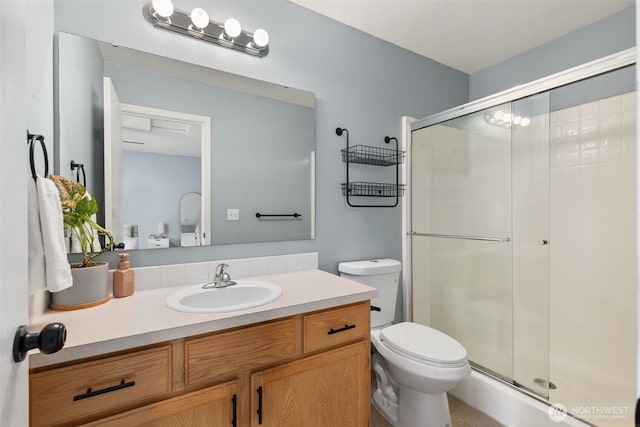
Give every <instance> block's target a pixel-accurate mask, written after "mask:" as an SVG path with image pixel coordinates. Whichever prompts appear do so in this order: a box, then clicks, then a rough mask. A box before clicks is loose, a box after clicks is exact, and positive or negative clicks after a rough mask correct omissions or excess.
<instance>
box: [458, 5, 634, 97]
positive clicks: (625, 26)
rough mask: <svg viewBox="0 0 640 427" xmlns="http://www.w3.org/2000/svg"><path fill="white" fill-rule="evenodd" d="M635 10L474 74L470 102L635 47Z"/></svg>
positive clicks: (601, 21)
mask: <svg viewBox="0 0 640 427" xmlns="http://www.w3.org/2000/svg"><path fill="white" fill-rule="evenodd" d="M635 43H636V33H635V7H634V6H632V7H629V8H627V9H625V10H623V11H620V12H618V13H616V14H613V15H611V16H609V17H607V18H605V19H603V20H600V21H598V22H596V23H594V24H591V25H588V26H586V27H583V28H580V29H578V30H576V31H573V32H572V33H569V34H567V35H566V36H563V37H560V38H558V39H556V40H553V41H551V42H549V43H546V44H544V45H542V46H539V47H537V48H535V49H531V50H529V51H527V52H525V53H523V54H520V55H516V56H514V57H512V58H510V59H508V60H506V61H504V62H501V63H499V64H496V65H494V66H492V67H489V68H485V69H484V70H480V71H478V72H475V73H473V74H471V76H470V79H469V100H470V101H473V100H476V99H480V98H483V97H485V96H489V95H492V94H494V93H497V92H500V91H502V90H505V89H509V88H511V87H513V86H517V85H520V84H523V83H527V82H530V81H532V80H536V79H539V78H542V77H545V76H548V75H550V74H553V73H557V72H559V71H562V70H565V69H567V68H571V67H574V66H577V65H580V64H583V63H585V62H589V61H593V60H595V59H598V58H601V57H603V56H606V55H610V54H613V53H615V52H619V51H621V50H624V49H628V48H631V47H634V46H635Z"/></svg>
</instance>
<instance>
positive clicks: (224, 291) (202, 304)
mask: <svg viewBox="0 0 640 427" xmlns="http://www.w3.org/2000/svg"><path fill="white" fill-rule="evenodd" d="M235 282H236V283H237V284H236V285H233V286H228V287H226V288H209V289H203V288H202V285H197V286H190V287H188V288H187V289H182V290H179V291H177V292H174V293H172V294H171V295H169V296H168V297H167V307H169V308H171V309H173V310H176V311H182V312H185V313H226V312H229V311H238V310H246V309H248V308H253V307H259V306H261V305H264V304H268V303H270V302H271V301H274V300H276V299H277V298H278V297H280V295H282V288H280V286H278V285H276V284H274V283H269V282H263V281H260V280H236V281H235Z"/></svg>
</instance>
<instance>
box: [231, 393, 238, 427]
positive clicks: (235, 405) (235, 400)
mask: <svg viewBox="0 0 640 427" xmlns="http://www.w3.org/2000/svg"><path fill="white" fill-rule="evenodd" d="M231 403H232V404H233V418H231V426H232V427H236V423H237V422H238V397H237V396H236V395H235V394H234V395H233V397H232V398H231Z"/></svg>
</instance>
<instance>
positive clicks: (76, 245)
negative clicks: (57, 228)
mask: <svg viewBox="0 0 640 427" xmlns="http://www.w3.org/2000/svg"><path fill="white" fill-rule="evenodd" d="M85 195H86V197H87V198H89V199H91V194H89V192H88V191H87V192H86V193H85ZM91 219H92V220H93V221H94V222H95V221H96V216H95V215H91ZM84 228H85V229H87V231H89V233H91V234H93V245H92V246H93V248H91V250H92V251H93V252H100V251H101V250H102V246H100V239H99V238H98V232H97V231H96V230H95V229H93V228H92V227H91V226H89V225H86V224H85V226H84ZM81 252H82V245H80V240H78V238H77V237H76V236H75V235H74V234H73V233H71V250H70V253H72V254H77V253H81Z"/></svg>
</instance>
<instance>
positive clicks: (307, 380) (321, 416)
mask: <svg viewBox="0 0 640 427" xmlns="http://www.w3.org/2000/svg"><path fill="white" fill-rule="evenodd" d="M262 279H263V280H268V281H270V282H273V283H276V284H278V285H279V286H281V287H282V290H283V294H282V296H281V297H280V298H279V299H278V300H276V301H274V302H272V303H269V304H267V305H265V306H262V307H257V308H255V309H251V310H244V311H241V312H235V313H233V312H232V313H219V314H206V315H203V314H188V313H180V312H176V311H173V310H170V309H168V308H167V307H165V305H164V300H165V299H166V296H167V295H169V294H171V293H172V292H175V290H176V288H172V289H171V288H170V289H158V290H153V291H144V292H138V293H136V294H134V295H133V296H132V297H130V298H123V299H118V300H112V301H111V302H110V303H108V304H104V305H103V306H100V307H95V308H94V309H90V310H84V311H78V312H69V313H45V315H44V316H43V318H42V319H38V320H42V321H43V322H45V323H48V322H51V321H60V322H62V323H65V325H66V326H67V328H68V330H69V339H68V341H67V345H66V346H65V348H64V349H63V350H62V351H61V352H59V353H56V354H52V355H42V354H34V355H32V356H31V359H30V365H31V371H30V420H31V425H32V426H43V425H47V426H51V425H108V426H111V425H113V426H116V425H118V426H120V425H121V426H131V425H141V424H143V425H149V426H156V425H157V426H159V425H194V426H195V425H212V426H236V427H240V426H272V425H292V426H294V425H295V426H304V425H311V424H312V425H314V426H316V425H326V426H336V425H340V426H357V427H359V426H368V425H369V398H370V370H369V353H370V344H369V317H370V306H369V299H370V298H373V297H375V296H376V291H375V290H374V289H372V288H369V287H367V286H364V285H361V284H359V283H356V282H353V281H350V280H346V279H342V278H340V277H337V276H335V275H332V274H329V273H325V272H321V271H318V270H314V271H306V272H299V273H287V274H281V275H273V276H263V278H262ZM153 316H155V317H156V318H157V321H156V322H155V325H154V324H153V323H152V322H149V320H151V318H152V317H153ZM76 331H77V333H76ZM91 335H94V338H90V336H91Z"/></svg>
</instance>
